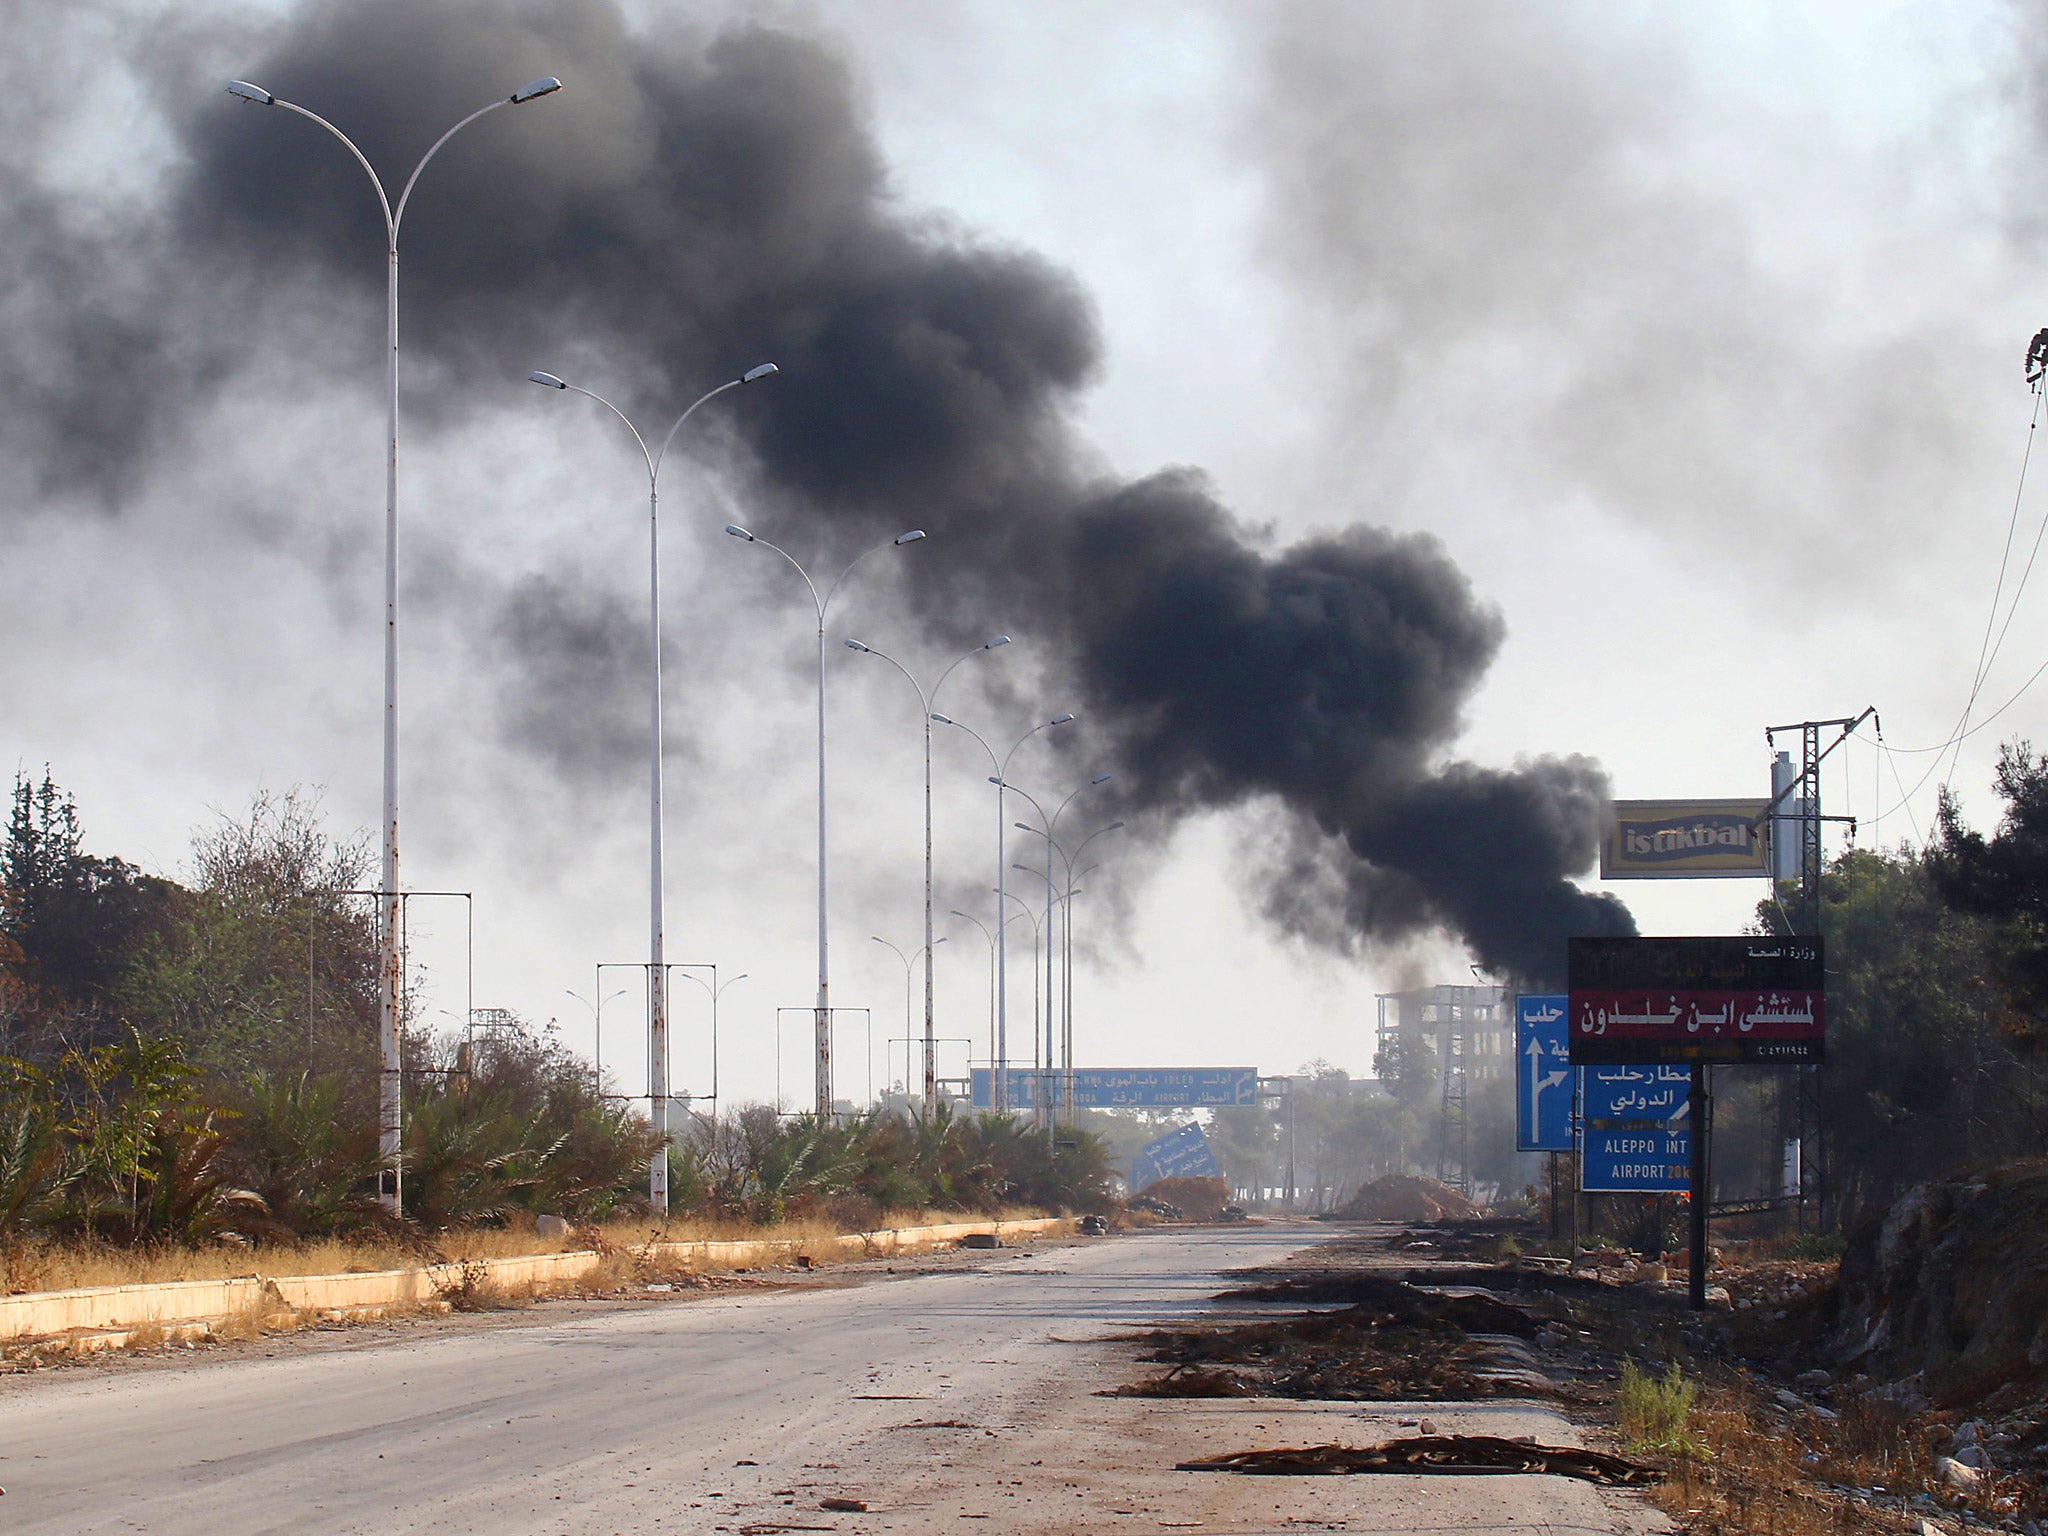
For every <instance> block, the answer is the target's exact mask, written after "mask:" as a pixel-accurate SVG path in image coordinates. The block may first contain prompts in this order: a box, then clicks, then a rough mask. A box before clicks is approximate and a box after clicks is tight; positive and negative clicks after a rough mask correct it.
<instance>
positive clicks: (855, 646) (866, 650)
mask: <svg viewBox="0 0 2048 1536" xmlns="http://www.w3.org/2000/svg"><path fill="white" fill-rule="evenodd" d="M846 648H847V649H848V650H849V651H859V652H860V653H861V655H863V656H872V655H873V654H874V647H873V646H868V645H862V644H861V643H860V642H859V641H858V640H849V641H847V642H846Z"/></svg>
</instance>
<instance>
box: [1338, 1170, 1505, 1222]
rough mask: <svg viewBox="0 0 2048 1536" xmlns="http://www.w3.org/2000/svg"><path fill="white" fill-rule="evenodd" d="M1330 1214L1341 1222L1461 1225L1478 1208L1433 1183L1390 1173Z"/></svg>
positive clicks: (1475, 1213) (1440, 1185)
mask: <svg viewBox="0 0 2048 1536" xmlns="http://www.w3.org/2000/svg"><path fill="white" fill-rule="evenodd" d="M1330 1214H1331V1215H1333V1216H1335V1217H1337V1218H1338V1219H1339V1220H1342V1221H1464V1220H1469V1219H1470V1218H1472V1217H1475V1216H1477V1215H1479V1207H1478V1206H1476V1205H1474V1204H1473V1203H1472V1202H1471V1201H1470V1200H1467V1199H1466V1198H1465V1197H1464V1196H1463V1195H1461V1194H1459V1193H1458V1192H1457V1191H1456V1190H1455V1189H1453V1188H1451V1187H1450V1185H1448V1184H1439V1183H1437V1181H1436V1180H1435V1179H1425V1178H1419V1177H1417V1176H1416V1175H1414V1174H1409V1173H1390V1174H1387V1175H1385V1176H1384V1177H1383V1178H1377V1179H1374V1180H1373V1181H1372V1182H1371V1183H1370V1184H1367V1185H1365V1186H1364V1187H1362V1188H1361V1189H1360V1190H1359V1191H1358V1193H1357V1194H1355V1195H1353V1196H1352V1197H1351V1199H1350V1201H1349V1202H1348V1203H1347V1204H1345V1205H1343V1206H1340V1207H1339V1208H1338V1209H1336V1210H1335V1211H1332V1212H1331V1213H1330Z"/></svg>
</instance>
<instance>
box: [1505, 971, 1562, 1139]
mask: <svg viewBox="0 0 2048 1536" xmlns="http://www.w3.org/2000/svg"><path fill="white" fill-rule="evenodd" d="M1568 1001H1569V999H1568V998H1567V996H1566V995H1565V994H1564V993H1562V992H1534V993H1525V994H1524V995H1522V996H1520V997H1518V998H1516V999H1515V1148H1516V1150H1517V1151H1520V1152H1569V1151H1571V1149H1572V1072H1571V1066H1570V1057H1571V1042H1570V1039H1569V1031H1568V1030H1567V1029H1566V1028H1565V1008H1566V1004H1567V1003H1568Z"/></svg>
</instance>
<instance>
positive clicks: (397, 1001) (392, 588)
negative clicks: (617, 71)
mask: <svg viewBox="0 0 2048 1536" xmlns="http://www.w3.org/2000/svg"><path fill="white" fill-rule="evenodd" d="M561 88H562V82H561V81H559V80H557V79H555V78H554V76H552V75H547V76H543V77H542V78H540V79H538V80H533V81H530V82H528V83H527V84H526V85H523V86H521V87H520V88H519V89H518V90H516V91H514V92H513V93H512V94H511V95H510V96H506V97H503V98H502V99H500V100H498V101H494V102H491V103H489V104H488V105H486V106H483V107H480V108H478V109H477V110H476V111H474V112H472V113H470V114H469V116H467V117H465V118H463V119H462V120H461V121H460V122H458V123H457V124H456V125H455V126H454V127H453V128H450V129H449V130H448V131H447V132H446V133H444V134H442V135H441V137H440V138H438V139H436V140H435V141H434V144H433V147H432V148H430V149H429V150H428V151H427V152H426V153H425V154H424V155H422V156H420V159H419V163H418V164H417V165H415V166H414V167H413V168H412V174H411V175H410V176H408V177H407V178H406V182H405V187H404V189H403V190H402V191H401V192H400V193H399V194H398V202H397V205H396V206H395V207H394V206H393V204H392V202H391V198H390V195H389V194H388V193H387V192H386V191H385V190H384V180H383V178H382V177H380V176H379V175H378V174H377V171H376V167H374V166H372V165H371V164H370V162H369V160H368V158H367V157H366V156H365V155H364V154H363V152H362V150H360V149H358V148H357V147H356V143H355V140H353V139H351V138H350V137H349V136H348V135H347V134H345V133H343V132H342V131H341V130H340V129H339V128H337V127H335V126H334V124H332V123H330V122H329V121H327V119H326V118H324V117H322V116H321V115H320V114H319V113H317V112H313V111H309V110H308V109H307V108H305V107H302V106H299V105H297V104H296V103H294V102H289V101H284V100H281V99H280V98H278V97H276V96H273V95H272V94H271V93H270V92H269V91H266V90H264V89H263V87H261V86H259V85H251V84H250V83H249V82H248V81H246V80H234V81H230V82H229V83H228V87H227V91H228V94H229V95H230V96H234V97H237V98H239V99H240V100H242V101H246V102H250V103H253V104H255V105H258V106H265V107H282V108H284V109H285V110H286V111H287V112H291V113H295V114H296V115H298V116H300V117H303V118H306V119H307V120H308V121H310V122H314V123H318V124H319V125H320V126H321V127H322V128H325V129H326V130H327V131H328V132H329V133H331V134H333V135H334V137H335V138H337V139H339V140H341V142H342V143H343V144H344V145H345V146H347V148H348V151H349V153H350V154H352V155H354V156H355V158H356V163H357V164H358V165H360V166H362V168H363V172H364V174H365V175H367V176H368V177H369V178H370V185H371V186H372V187H374V188H375V189H376V192H377V203H378V206H379V207H380V208H381V209H382V210H383V214H384V234H385V241H384V341H385V363H384V383H385V417H384V426H385V433H384V817H383V825H382V828H381V834H380V840H381V842H382V844H383V861H382V870H381V873H382V883H381V885H380V886H379V887H378V904H377V905H378V935H377V939H378V978H377V1057H378V1082H377V1161H378V1176H377V1195H378V1200H379V1202H380V1203H381V1204H382V1205H383V1207H384V1209H385V1210H386V1211H387V1212H388V1213H390V1214H391V1215H393V1216H396V1215H398V1214H400V1212H401V1211H402V1209H403V1204H404V1202H403V1199H402V1189H403V1183H402V1181H403V1178H404V1172H403V1163H404V1157H403V1146H404V1143H403V1131H404V1113H405V1112H404V1103H403V1072H404V1061H403V1059H402V1052H401V1046H402V1041H401V1038H400V1031H401V1029H402V1028H403V1026H404V1022H405V957H404V954H403V952H402V949H401V946H400V932H401V929H402V927H403V913H402V911H401V902H400V895H399V889H398V231H399V227H400V226H401V225H402V224H403V223H404V221H405V207H406V204H407V203H408V202H410V201H411V200H412V189H413V187H414V186H415V185H417V184H418V182H419V179H420V172H422V171H424V170H425V169H426V168H427V162H428V161H429V160H432V159H433V158H434V156H435V155H436V154H438V153H439V152H440V149H441V146H442V145H443V144H446V143H447V142H448V141H449V140H450V139H452V138H454V137H455V135H456V134H458V133H460V132H461V131H462V130H463V129H464V128H467V127H468V126H469V125H470V124H471V123H473V122H475V121H476V120H477V119H478V118H480V117H482V116H483V115H484V114H485V113H487V112H494V111H496V110H497V109H498V108H499V107H503V106H517V105H519V104H521V103H523V102H528V101H534V100H537V99H538V98H540V97H542V96H549V95H553V94H554V93H555V92H556V91H559V90H560V89H561Z"/></svg>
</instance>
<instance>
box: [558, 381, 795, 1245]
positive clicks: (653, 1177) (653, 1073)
mask: <svg viewBox="0 0 2048 1536" xmlns="http://www.w3.org/2000/svg"><path fill="white" fill-rule="evenodd" d="M776 371H777V369H776V367H775V365H774V364H773V363H760V364H758V365H756V366H755V367H752V368H749V369H748V370H747V371H746V372H745V373H743V374H741V375H740V376H739V377H738V378H736V379H727V380H726V381H725V382H724V383H723V384H720V385H718V386H717V387H716V388H713V389H707V390H706V391H705V392H704V393H703V394H701V395H699V396H698V397H697V398H696V399H695V400H692V401H691V402H690V404H689V406H688V408H687V409H685V410H684V412H683V414H682V415H680V416H678V417H677V418H676V419H675V424H674V425H673V426H671V427H670V428H669V429H668V434H667V436H665V437H663V438H662V440H661V446H660V447H658V448H653V449H650V448H649V447H648V446H647V439H646V438H645V437H643V436H641V434H640V429H639V428H638V427H636V426H634V425H633V422H632V420H631V418H629V417H628V416H627V415H626V413H625V412H624V411H622V410H620V409H619V408H618V407H617V406H616V405H613V404H612V403H611V401H609V400H607V399H605V397H604V396H603V395H600V394H598V393H597V392H596V391H594V390H588V389H584V388H583V387H582V386H581V385H578V384H570V383H567V382H565V381H564V380H562V379H560V378H557V377H556V376H555V375H554V374H552V373H539V372H535V373H529V374H528V375H527V378H529V379H531V380H532V381H533V382H534V383H536V384H542V385H545V386H546V387H547V388H549V389H559V390H566V391H568V392H569V393H570V394H576V395H582V396H583V397H584V398H585V399H587V400H595V401H596V402H597V403H598V404H599V405H601V406H603V407H604V408H605V409H606V410H608V411H610V412H611V413H612V414H613V415H614V416H616V417H618V418H619V420H620V421H622V422H624V423H625V427H626V430H627V431H628V432H630V433H632V434H633V442H634V444H635V445H636V446H637V447H638V448H639V450H640V460H641V462H642V463H643V464H644V465H645V466H646V468H647V627H648V636H649V645H648V657H649V674H648V688H649V692H650V700H651V702H650V706H649V716H650V742H649V756H648V780H647V782H648V816H647V822H648V827H647V1098H648V1103H647V1113H648V1119H649V1120H650V1121H651V1122H652V1126H653V1131H654V1137H655V1143H656V1146H655V1151H654V1153H653V1155H652V1156H651V1157H650V1158H649V1159H648V1164H647V1199H648V1202H649V1203H650V1204H651V1205H652V1206H653V1207H654V1210H655V1212H656V1214H657V1215H663V1216H665V1215H667V1214H668V967H667V965H666V964H665V963H664V961H663V957H662V951H663V940H664V935H663V926H664V923H665V921H666V917H665V911H666V897H665V894H664V881H663V879H662V857H663V845H664V842H665V835H664V833H663V830H662V824H663V823H662V811H661V753H662V739H661V466H662V463H663V461H664V460H665V459H666V458H667V457H668V448H669V444H670V443H673V442H674V441H675V440H676V433H677V432H679V431H681V430H682V426H683V423H684V422H686V421H688V420H689V419H690V415H691V413H692V412H694V411H695V410H696V409H697V407H698V406H700V405H702V404H703V403H704V402H705V401H707V400H711V399H714V398H716V397H717V396H719V395H722V394H724V393H725V392H726V391H727V390H728V389H738V388H739V387H740V386H741V385H742V384H751V383H753V382H754V381H755V380H756V379H765V378H767V377H768V376H769V375H770V374H772V373H775V372H776ZM685 974H687V973H685Z"/></svg>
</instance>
